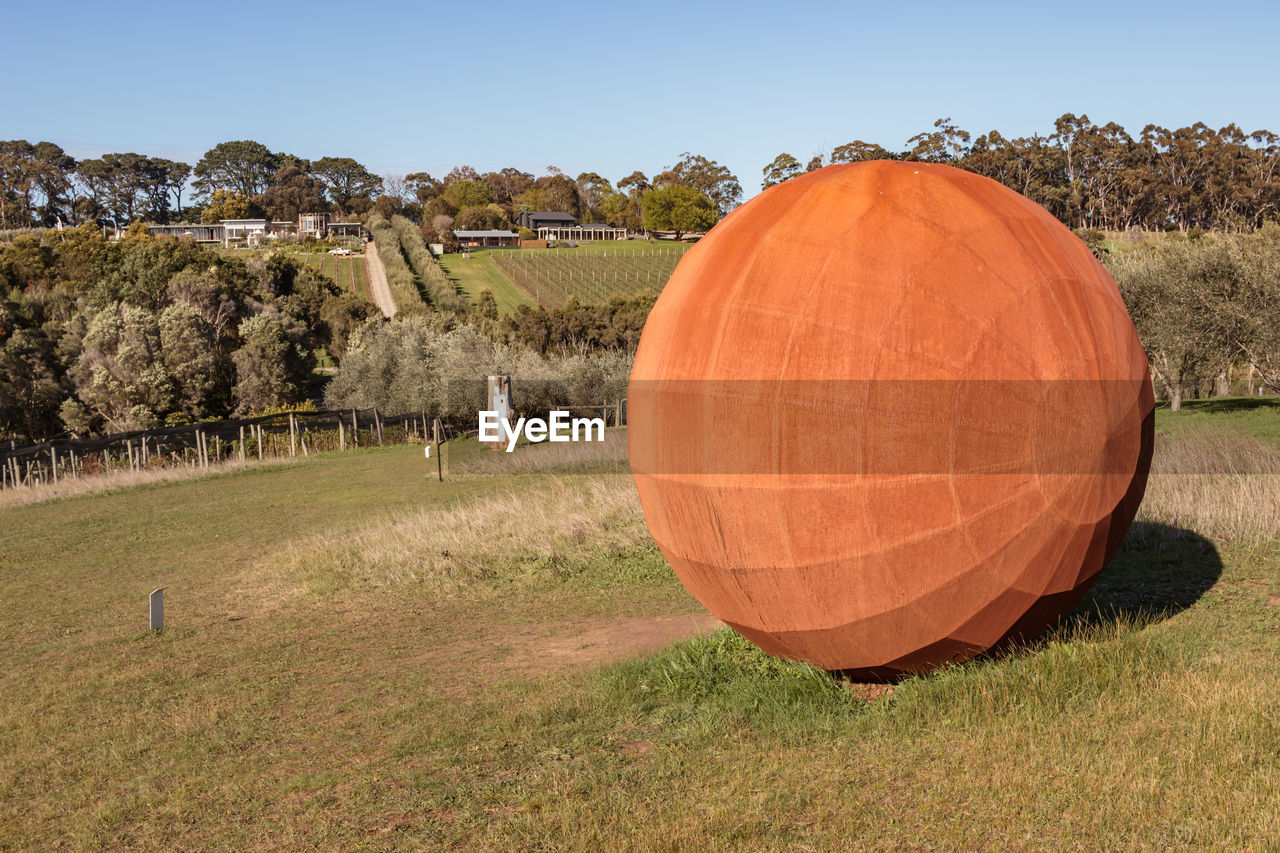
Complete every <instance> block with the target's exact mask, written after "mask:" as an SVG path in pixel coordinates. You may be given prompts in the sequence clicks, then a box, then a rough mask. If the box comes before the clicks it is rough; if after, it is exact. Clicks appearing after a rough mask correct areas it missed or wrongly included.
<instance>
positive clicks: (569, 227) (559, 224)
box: [516, 210, 627, 242]
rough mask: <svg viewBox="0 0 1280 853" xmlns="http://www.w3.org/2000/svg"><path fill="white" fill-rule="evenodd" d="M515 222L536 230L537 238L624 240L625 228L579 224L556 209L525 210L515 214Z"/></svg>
mask: <svg viewBox="0 0 1280 853" xmlns="http://www.w3.org/2000/svg"><path fill="white" fill-rule="evenodd" d="M516 224H517V225H519V226H520V227H521V228H528V229H529V230H530V231H533V232H536V233H537V235H538V239H539V240H572V241H574V242H589V241H593V240H625V239H627V229H625V228H614V227H613V226H612V225H605V224H604V223H603V222H592V223H588V224H586V225H582V224H579V222H578V220H577V219H575V218H574V217H573V216H572V215H570V214H568V213H561V212H559V211H556V210H525V211H521V212H520V213H518V214H516Z"/></svg>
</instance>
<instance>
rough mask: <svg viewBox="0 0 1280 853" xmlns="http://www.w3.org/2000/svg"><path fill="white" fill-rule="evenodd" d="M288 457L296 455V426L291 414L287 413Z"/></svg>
mask: <svg viewBox="0 0 1280 853" xmlns="http://www.w3.org/2000/svg"><path fill="white" fill-rule="evenodd" d="M289 455H290V456H297V455H298V425H297V424H296V423H295V422H294V420H293V412H290V413H289Z"/></svg>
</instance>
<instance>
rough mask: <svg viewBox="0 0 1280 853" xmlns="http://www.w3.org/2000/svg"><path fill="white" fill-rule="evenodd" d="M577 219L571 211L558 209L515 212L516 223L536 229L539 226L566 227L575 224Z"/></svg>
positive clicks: (532, 229)
mask: <svg viewBox="0 0 1280 853" xmlns="http://www.w3.org/2000/svg"><path fill="white" fill-rule="evenodd" d="M577 224H578V220H577V218H576V217H575V216H574V215H573V214H572V213H562V212H561V211H559V210H522V211H520V212H519V213H517V214H516V225H518V226H520V227H521V228H528V229H529V230H530V231H537V230H538V229H539V228H567V227H570V226H573V225H577Z"/></svg>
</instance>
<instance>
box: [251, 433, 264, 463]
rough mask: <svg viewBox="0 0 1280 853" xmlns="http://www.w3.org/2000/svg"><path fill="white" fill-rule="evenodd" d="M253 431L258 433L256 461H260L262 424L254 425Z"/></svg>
mask: <svg viewBox="0 0 1280 853" xmlns="http://www.w3.org/2000/svg"><path fill="white" fill-rule="evenodd" d="M253 428H254V430H255V431H256V432H257V433H258V461H259V462H261V461H262V424H254V425H253Z"/></svg>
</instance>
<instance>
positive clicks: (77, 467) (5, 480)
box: [0, 409, 449, 488]
mask: <svg viewBox="0 0 1280 853" xmlns="http://www.w3.org/2000/svg"><path fill="white" fill-rule="evenodd" d="M433 421H434V419H433V418H432V417H431V416H430V415H428V414H427V413H426V412H408V413H404V414H398V415H384V414H382V413H381V412H379V411H378V410H377V409H344V410H333V409H327V410H322V411H314V412H282V413H279V414H271V415H262V416H260V417H256V418H228V419H226V420H221V421H207V422H204V423H196V424H184V425H182V426H172V427H161V428H159V429H148V430H134V431H132V432H119V433H112V434H110V435H103V436H97V437H94V438H74V439H55V440H52V441H42V442H40V443H38V444H28V445H17V444H16V443H14V442H9V443H8V446H7V447H6V446H4V445H0V488H14V487H21V486H35V485H44V484H46V483H57V482H58V480H59V478H63V477H78V476H82V475H85V474H97V473H102V472H106V471H115V470H134V471H140V470H143V469H146V468H161V467H171V466H188V467H202V468H207V467H209V466H210V465H212V464H217V463H219V462H227V461H240V462H247V461H249V460H252V459H259V460H261V459H267V458H271V459H277V458H281V457H288V456H309V455H311V454H312V453H319V452H322V451H329V450H348V449H355V448H358V447H368V446H371V445H372V446H381V445H385V444H409V443H419V442H425V441H426V440H427V438H428V437H429V436H431V435H432V426H433ZM437 428H438V429H444V430H446V431H449V430H448V427H447V426H445V425H443V424H442V425H441V426H440V427H437Z"/></svg>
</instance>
